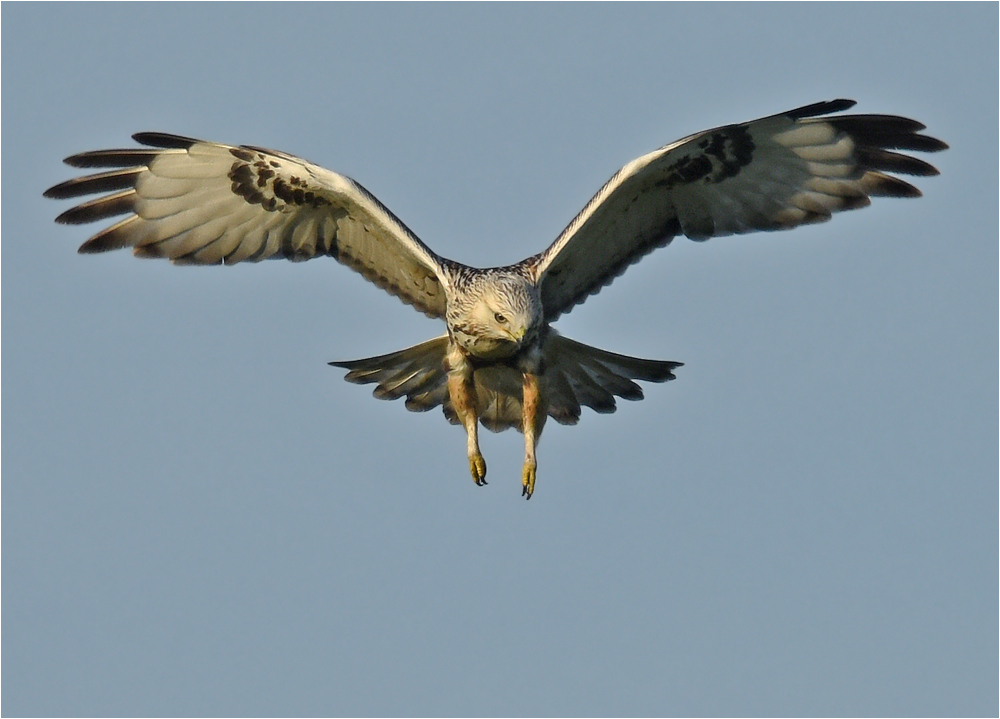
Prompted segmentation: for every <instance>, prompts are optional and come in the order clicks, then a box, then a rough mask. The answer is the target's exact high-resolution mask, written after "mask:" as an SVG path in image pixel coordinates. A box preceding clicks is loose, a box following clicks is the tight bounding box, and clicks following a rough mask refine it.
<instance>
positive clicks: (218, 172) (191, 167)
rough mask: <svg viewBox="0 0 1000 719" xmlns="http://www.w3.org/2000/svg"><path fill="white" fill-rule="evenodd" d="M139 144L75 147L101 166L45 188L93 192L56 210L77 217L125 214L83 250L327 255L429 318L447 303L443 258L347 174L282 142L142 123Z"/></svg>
mask: <svg viewBox="0 0 1000 719" xmlns="http://www.w3.org/2000/svg"><path fill="white" fill-rule="evenodd" d="M133 137H134V139H135V140H136V141H137V142H139V143H141V144H143V145H146V146H147V147H144V148H130V149H121V150H98V151H95V152H85V153H82V154H79V155H74V156H72V157H69V158H67V159H66V162H67V163H68V164H70V165H73V166H74V167H86V168H108V169H105V170H104V171H102V172H100V173H98V174H93V175H88V176H86V177H80V178H77V179H73V180H69V181H67V182H63V183H62V184H59V185H56V186H55V187H52V188H51V189H49V190H48V191H46V193H45V195H46V197H54V198H70V197H80V196H84V195H93V194H99V193H110V194H101V196H99V197H97V198H95V199H92V200H89V201H87V202H84V203H82V204H80V205H77V206H76V207H73V208H72V209H70V210H67V211H66V212H64V213H63V214H61V215H60V216H59V217H58V218H57V221H58V222H64V223H74V224H75V223H84V222H94V221H97V220H104V219H107V218H110V217H117V216H119V215H126V217H125V218H124V219H122V220H120V221H118V222H116V223H115V224H113V225H112V226H110V227H108V228H106V229H104V230H102V231H100V232H98V233H97V234H96V235H94V236H93V237H91V238H90V239H89V240H87V242H85V243H84V244H83V245H82V246H81V247H80V252H85V253H86V252H105V251H107V250H116V249H120V248H123V247H131V248H133V253H134V254H135V255H136V256H138V257H166V258H169V259H170V260H171V261H173V262H175V263H177V264H199V265H211V264H235V263H237V262H257V261H259V260H263V259H270V258H284V259H288V260H295V261H300V260H309V259H312V258H313V257H319V256H322V255H327V256H330V257H334V258H335V259H337V260H338V261H340V262H341V263H343V264H345V265H347V266H349V267H351V268H352V269H355V270H357V271H358V272H360V273H361V274H362V275H364V276H365V277H366V278H367V279H368V280H370V281H372V282H374V283H375V284H376V285H378V286H379V287H381V288H383V289H385V290H387V291H388V292H390V293H391V294H394V295H396V296H398V297H399V298H400V299H402V300H403V301H404V302H406V303H408V304H412V305H414V306H415V307H416V308H417V309H419V310H421V311H422V312H424V313H425V314H427V315H429V316H431V317H442V316H443V315H444V312H445V289H446V288H445V287H444V286H443V284H442V282H443V280H444V278H445V270H444V265H443V262H444V261H443V260H442V259H441V258H439V257H437V256H436V255H435V254H434V253H433V252H431V250H430V249H428V248H427V247H426V246H425V245H424V244H423V243H422V242H421V241H420V240H419V239H417V237H416V236H415V235H414V234H413V233H412V232H411V231H410V230H409V229H408V228H407V227H406V226H405V225H404V224H403V223H402V222H401V221H400V220H398V219H397V218H396V217H395V216H394V215H393V214H392V213H391V212H390V211H389V210H388V209H386V208H385V207H384V206H383V205H382V204H381V203H380V202H379V201H378V200H377V199H376V198H375V197H374V196H373V195H371V194H370V193H369V192H368V191H367V190H365V189H364V188H363V187H361V185H359V184H358V183H356V182H355V181H354V180H352V179H350V178H349V177H345V176H343V175H338V174H337V173H334V172H330V171H329V170H325V169H323V168H322V167H319V166H317V165H313V164H311V163H309V162H306V161H305V160H302V159H299V158H297V157H293V156H291V155H287V154H285V153H281V152H275V151H272V150H265V149H261V148H256V147H248V146H241V147H230V146H228V145H220V144H216V143H212V142H202V141H199V140H193V139H190V138H185V137H178V136H176V135H164V134H159V133H140V134H138V135H134V136H133Z"/></svg>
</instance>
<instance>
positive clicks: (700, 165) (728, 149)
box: [656, 125, 754, 186]
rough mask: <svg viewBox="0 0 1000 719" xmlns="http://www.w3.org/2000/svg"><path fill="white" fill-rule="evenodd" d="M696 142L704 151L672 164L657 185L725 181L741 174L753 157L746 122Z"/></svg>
mask: <svg viewBox="0 0 1000 719" xmlns="http://www.w3.org/2000/svg"><path fill="white" fill-rule="evenodd" d="M695 145H696V147H697V148H698V149H699V150H700V151H701V152H700V153H698V154H695V155H686V156H684V157H681V158H680V159H678V160H677V161H676V162H674V163H672V164H671V165H669V166H668V167H667V168H666V176H665V177H664V178H663V179H662V180H660V181H659V182H658V183H656V184H657V185H660V186H663V185H667V186H673V185H678V184H687V183H693V182H698V181H702V182H704V183H706V184H708V183H712V184H714V183H718V182H722V181H723V180H726V179H727V178H730V177H734V176H736V175H737V174H739V172H740V169H741V168H743V167H745V166H746V165H749V164H750V162H751V160H753V151H754V144H753V139H752V138H751V137H750V132H749V130H748V129H747V128H746V126H745V125H729V126H728V127H723V128H720V129H718V130H715V131H714V132H712V133H710V134H708V135H705V136H704V137H703V138H701V139H699V140H697V141H696V143H695Z"/></svg>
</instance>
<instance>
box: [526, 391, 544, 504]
mask: <svg viewBox="0 0 1000 719" xmlns="http://www.w3.org/2000/svg"><path fill="white" fill-rule="evenodd" d="M541 405H542V396H541V392H539V389H538V375H537V374H535V373H534V372H525V373H524V382H523V385H522V401H521V427H522V428H523V429H524V469H523V470H522V471H521V496H523V497H524V498H525V499H531V495H532V494H533V493H534V491H535V469H536V468H537V467H538V462H536V461H535V447H536V446H537V445H538V437H539V435H540V434H541V432H542V425H544V424H545V418H546V416H547V414H546V410H545V408H544V407H542V406H541Z"/></svg>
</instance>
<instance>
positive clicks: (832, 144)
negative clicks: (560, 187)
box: [526, 100, 947, 321]
mask: <svg viewBox="0 0 1000 719" xmlns="http://www.w3.org/2000/svg"><path fill="white" fill-rule="evenodd" d="M853 105H854V101H852V100H833V101H831V102H820V103H816V104H813V105H808V106H806V107H801V108H798V109H797V110H791V111H789V112H786V113H782V114H779V115H772V116H769V117H764V118H761V119H759V120H754V121H752V122H748V123H744V124H740V125H727V126H725V127H720V128H716V129H713V130H707V131H705V132H701V133H698V134H695V135H691V136H689V137H686V138H684V139H681V140H678V141H677V142H674V143H672V144H670V145H666V146H665V147H662V148H660V149H659V150H656V151H654V152H651V153H649V154H648V155H644V156H642V157H640V158H638V159H636V160H633V161H632V162H630V163H629V164H627V165H626V166H625V167H623V168H622V169H621V170H619V171H618V172H617V173H615V175H614V176H613V177H612V178H611V179H610V180H609V181H608V182H607V183H606V184H605V185H604V187H602V188H601V190H600V191H599V192H598V193H597V194H596V195H595V196H594V197H593V198H592V199H591V200H590V202H589V203H587V205H586V207H584V208H583V210H582V211H581V212H580V213H579V214H578V215H577V216H576V217H575V218H574V219H573V221H572V222H570V224H569V225H568V226H567V227H566V229H565V230H563V232H562V233H561V234H560V236H559V237H558V238H557V239H556V241H555V242H554V243H553V244H552V245H551V246H550V247H549V248H548V249H547V250H545V251H544V252H542V253H541V254H539V255H536V256H535V257H533V258H530V259H529V260H527V261H526V262H528V263H529V264H530V265H531V266H532V267H533V268H534V271H535V273H536V277H537V278H538V282H539V285H540V287H541V294H542V303H543V305H544V307H545V314H546V319H547V320H549V321H553V320H555V319H556V318H558V317H559V315H561V314H562V313H564V312H568V311H569V310H570V309H571V308H572V307H573V306H574V305H576V304H579V303H581V302H583V301H584V300H585V299H586V298H587V297H588V296H589V295H591V294H594V293H597V292H599V291H600V290H601V288H602V287H604V286H606V285H608V284H610V283H611V281H612V280H614V278H615V277H617V276H618V275H620V274H621V273H622V272H624V271H625V269H626V268H628V266H629V265H631V264H633V263H635V262H638V261H639V260H640V259H642V258H643V257H644V256H645V255H646V254H648V253H649V252H651V251H652V250H654V249H656V248H657V247H663V246H665V245H667V244H669V243H670V241H671V240H672V239H673V238H674V237H675V236H677V235H679V234H684V235H686V236H687V237H689V238H691V239H694V240H706V239H708V238H710V237H718V236H722V235H731V234H741V233H746V232H754V231H758V230H787V229H791V228H793V227H797V226H799V225H802V224H807V223H813V222H823V221H825V220H828V219H830V216H831V214H832V213H834V212H838V211H841V210H849V209H854V208H858V207H864V206H866V205H868V204H869V203H870V199H869V198H870V197H875V196H891V197H918V196H919V195H920V191H919V190H917V189H916V188H915V187H913V186H912V185H910V184H909V183H907V182H904V181H903V180H900V179H898V178H896V177H893V176H892V175H888V174H885V173H886V172H895V173H903V174H910V175H936V174H937V170H936V169H935V168H934V167H933V166H931V165H929V164H928V163H926V162H924V161H923V160H919V159H917V158H914V157H910V156H909V155H905V154H900V153H897V152H894V151H893V150H900V149H902V150H916V151H922V152H935V151H938V150H943V149H945V148H946V147H947V145H945V143H943V142H941V141H940V140H936V139H934V138H932V137H928V136H926V135H921V134H919V131H920V130H922V129H924V126H923V125H921V124H920V123H918V122H916V121H914V120H909V119H907V118H902V117H895V116H890V115H847V116H839V117H836V116H835V117H830V116H828V114H829V113H833V112H839V111H841V110H846V109H847V108H849V107H852V106H853Z"/></svg>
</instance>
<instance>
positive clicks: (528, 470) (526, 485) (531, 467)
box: [521, 462, 536, 499]
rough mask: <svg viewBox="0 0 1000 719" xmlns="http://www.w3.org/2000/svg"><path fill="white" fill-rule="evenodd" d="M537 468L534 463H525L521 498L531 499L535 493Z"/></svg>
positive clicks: (522, 472) (522, 473)
mask: <svg viewBox="0 0 1000 719" xmlns="http://www.w3.org/2000/svg"><path fill="white" fill-rule="evenodd" d="M535 467H536V465H535V464H534V463H532V464H528V463H527V462H525V463H524V469H523V470H522V471H521V496H522V497H524V498H525V499H531V495H532V494H534V493H535Z"/></svg>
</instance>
